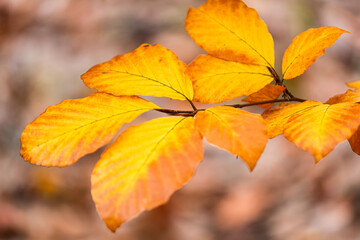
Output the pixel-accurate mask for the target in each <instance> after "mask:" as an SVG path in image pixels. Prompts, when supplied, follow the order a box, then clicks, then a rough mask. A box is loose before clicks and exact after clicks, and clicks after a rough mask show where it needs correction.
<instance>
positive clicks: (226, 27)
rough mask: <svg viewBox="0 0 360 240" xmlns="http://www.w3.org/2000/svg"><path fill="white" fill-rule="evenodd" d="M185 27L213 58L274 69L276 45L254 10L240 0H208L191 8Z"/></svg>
mask: <svg viewBox="0 0 360 240" xmlns="http://www.w3.org/2000/svg"><path fill="white" fill-rule="evenodd" d="M185 27H186V30H187V32H188V33H189V35H190V36H191V37H192V39H193V40H194V41H195V42H196V43H197V44H198V45H199V46H200V47H201V48H202V49H204V50H205V51H207V52H208V53H209V54H210V55H213V56H215V57H219V58H222V59H225V60H231V61H236V62H240V63H243V64H254V65H262V66H268V67H273V66H274V61H275V60H274V42H273V39H272V36H271V34H270V33H269V31H268V29H267V26H266V24H265V23H264V22H263V21H262V20H261V19H260V17H259V15H258V13H257V12H256V10H255V9H253V8H249V7H247V6H246V4H245V3H244V2H243V1H241V0H227V1H224V0H208V1H207V2H206V3H205V4H203V5H201V6H200V7H198V8H196V9H193V8H190V9H189V12H188V15H187V17H186V20H185Z"/></svg>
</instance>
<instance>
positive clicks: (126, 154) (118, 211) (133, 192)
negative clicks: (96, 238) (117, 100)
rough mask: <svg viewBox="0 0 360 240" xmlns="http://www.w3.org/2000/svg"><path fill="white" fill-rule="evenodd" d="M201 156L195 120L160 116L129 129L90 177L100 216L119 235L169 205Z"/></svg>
mask: <svg viewBox="0 0 360 240" xmlns="http://www.w3.org/2000/svg"><path fill="white" fill-rule="evenodd" d="M134 143H136V144H134ZM202 157H203V144H202V136H201V135H200V133H199V132H198V131H197V129H196V128H195V125H194V119H193V118H181V117H167V118H159V119H154V120H151V121H149V122H145V123H143V124H140V125H137V126H133V127H130V128H129V129H127V130H126V131H125V132H123V133H122V134H121V135H120V136H119V137H118V139H116V141H115V142H114V143H113V144H112V145H111V146H110V147H108V149H106V150H105V152H104V153H103V154H102V156H101V159H100V161H99V162H98V163H97V164H96V166H95V169H94V171H93V173H92V177H91V182H92V196H93V199H94V201H95V203H96V207H97V210H98V212H99V214H100V216H101V217H102V218H103V220H104V221H105V223H106V224H107V226H108V228H109V229H111V230H112V231H115V230H116V228H118V227H119V226H120V225H121V224H122V223H123V222H125V221H127V220H128V219H130V218H132V217H134V216H136V215H137V214H139V213H140V212H141V211H143V210H149V209H153V208H155V207H157V206H159V205H160V204H163V203H165V202H166V201H167V200H168V199H169V197H170V196H171V195H172V194H173V193H174V192H175V191H176V190H177V189H179V188H180V187H181V186H182V185H184V184H185V183H186V182H187V181H188V180H189V178H190V177H192V175H193V174H194V171H195V169H196V167H197V166H198V164H199V162H200V161H201V159H202Z"/></svg>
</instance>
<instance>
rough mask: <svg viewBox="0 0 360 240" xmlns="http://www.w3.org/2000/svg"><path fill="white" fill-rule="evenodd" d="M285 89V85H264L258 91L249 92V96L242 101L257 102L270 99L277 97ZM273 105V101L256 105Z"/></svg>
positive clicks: (268, 106) (267, 107)
mask: <svg viewBox="0 0 360 240" xmlns="http://www.w3.org/2000/svg"><path fill="white" fill-rule="evenodd" d="M284 90H285V87H283V86H279V85H266V86H265V87H264V88H262V89H260V90H259V91H257V92H255V93H253V94H251V95H250V96H248V97H246V98H244V99H242V101H244V102H249V103H257V102H263V101H270V100H275V99H277V98H278V97H279V96H280V95H281V93H282V92H283V91H284ZM273 105H274V103H267V104H261V105H258V106H259V107H262V108H265V109H269V108H271V107H272V106H273Z"/></svg>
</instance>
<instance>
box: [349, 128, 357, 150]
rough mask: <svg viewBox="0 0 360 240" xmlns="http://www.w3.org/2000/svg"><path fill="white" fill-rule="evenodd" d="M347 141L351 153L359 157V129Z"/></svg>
mask: <svg viewBox="0 0 360 240" xmlns="http://www.w3.org/2000/svg"><path fill="white" fill-rule="evenodd" d="M348 140H349V143H350V146H351V149H352V150H353V152H354V153H356V154H358V155H360V128H358V129H357V130H356V131H355V133H354V134H353V135H352V136H351V137H350V138H349V139H348Z"/></svg>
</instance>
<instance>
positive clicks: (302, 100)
mask: <svg viewBox="0 0 360 240" xmlns="http://www.w3.org/2000/svg"><path fill="white" fill-rule="evenodd" d="M305 101H306V100H305V99H301V98H296V97H292V98H290V99H274V100H268V101H262V102H255V103H244V104H234V105H225V106H229V107H234V108H243V107H250V106H256V105H262V104H267V103H279V102H305Z"/></svg>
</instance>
